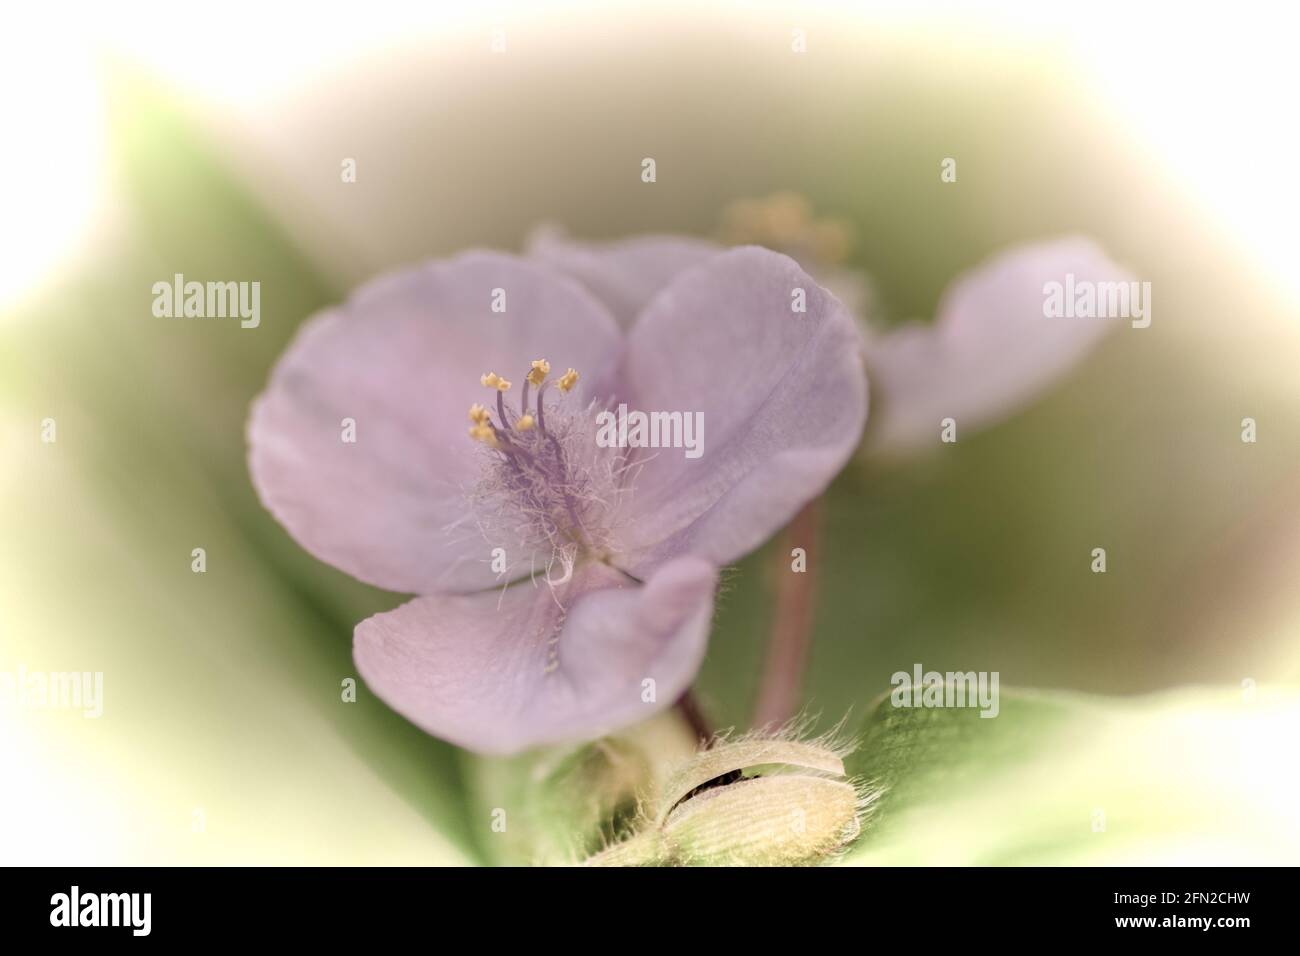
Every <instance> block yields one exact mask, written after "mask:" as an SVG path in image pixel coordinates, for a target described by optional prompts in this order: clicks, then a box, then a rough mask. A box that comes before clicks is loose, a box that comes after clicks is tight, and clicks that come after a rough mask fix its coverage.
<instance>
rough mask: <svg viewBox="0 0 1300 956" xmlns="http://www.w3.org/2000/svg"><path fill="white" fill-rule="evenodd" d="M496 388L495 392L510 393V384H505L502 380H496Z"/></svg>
mask: <svg viewBox="0 0 1300 956" xmlns="http://www.w3.org/2000/svg"><path fill="white" fill-rule="evenodd" d="M496 386H497V391H498V392H508V391H510V383H509V382H507V381H506V380H505V379H504V378H499V379H497V381H496Z"/></svg>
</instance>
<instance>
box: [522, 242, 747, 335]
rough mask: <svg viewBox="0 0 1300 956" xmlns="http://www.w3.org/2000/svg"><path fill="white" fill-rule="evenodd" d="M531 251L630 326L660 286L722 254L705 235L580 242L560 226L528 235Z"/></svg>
mask: <svg viewBox="0 0 1300 956" xmlns="http://www.w3.org/2000/svg"><path fill="white" fill-rule="evenodd" d="M525 251H526V253H527V255H528V256H529V257H530V258H532V259H534V260H536V261H539V262H543V263H545V264H546V265H548V266H551V267H553V268H555V269H558V270H560V271H562V272H564V273H567V274H568V275H570V276H572V277H573V278H575V279H577V280H578V281H579V282H581V283H582V284H583V285H585V286H586V287H587V288H588V289H590V290H591V292H592V293H593V294H594V295H595V296H596V297H597V298H598V299H600V300H601V301H602V302H603V303H605V306H606V308H608V309H609V310H610V312H611V313H613V315H614V318H615V319H616V320H618V323H619V325H621V326H623V327H624V328H629V327H630V326H631V325H632V322H633V321H634V320H635V319H636V317H637V316H638V315H639V314H640V312H641V310H642V309H643V308H645V307H646V305H648V304H649V302H650V300H651V299H653V298H654V297H655V295H656V294H658V293H659V292H660V290H662V289H664V288H665V287H666V286H667V285H668V284H669V283H670V282H671V281H672V280H673V279H674V278H675V277H676V276H677V275H678V273H680V272H682V271H683V270H685V269H689V268H691V267H692V266H695V265H699V264H700V263H701V262H705V261H707V260H708V259H710V258H712V257H713V256H716V255H717V254H718V253H720V252H722V251H723V250H722V247H721V246H718V245H715V244H714V243H712V242H708V241H706V240H704V239H692V238H688V237H684V236H636V237H633V238H630V239H619V240H615V241H611V242H580V241H578V240H576V239H570V238H568V236H566V235H565V234H564V233H563V232H562V231H560V230H559V229H557V228H555V227H553V226H552V227H544V228H541V229H538V230H536V231H534V232H533V234H532V236H530V237H529V240H528V247H527V249H526V250H525Z"/></svg>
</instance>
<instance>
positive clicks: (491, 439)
mask: <svg viewBox="0 0 1300 956" xmlns="http://www.w3.org/2000/svg"><path fill="white" fill-rule="evenodd" d="M469 437H470V438H472V439H474V440H475V441H481V442H482V443H483V444H485V445H487V446H488V447H489V448H496V447H497V436H496V432H494V431H493V430H492V426H491V425H486V424H484V425H471V426H470V427H469Z"/></svg>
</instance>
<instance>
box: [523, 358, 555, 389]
mask: <svg viewBox="0 0 1300 956" xmlns="http://www.w3.org/2000/svg"><path fill="white" fill-rule="evenodd" d="M550 374H551V363H550V362H548V361H546V359H537V360H536V361H534V362H533V370H532V371H531V372H529V373H528V381H530V382H532V383H533V384H534V385H541V384H542V383H543V382H544V381H546V376H548V375H550Z"/></svg>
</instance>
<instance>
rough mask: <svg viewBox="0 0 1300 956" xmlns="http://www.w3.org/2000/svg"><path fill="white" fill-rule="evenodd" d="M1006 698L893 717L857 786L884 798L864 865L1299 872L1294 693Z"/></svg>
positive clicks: (889, 714) (870, 826)
mask: <svg viewBox="0 0 1300 956" xmlns="http://www.w3.org/2000/svg"><path fill="white" fill-rule="evenodd" d="M1248 698H1249V695H1243V693H1242V692H1240V691H1228V690H1224V691H1208V690H1195V691H1179V692H1176V693H1168V694H1160V695H1155V696H1152V697H1148V698H1141V699H1135V700H1118V699H1105V698H1099V697H1087V696H1082V695H1073V694H1048V693H1036V692H1032V691H1003V693H1002V695H1001V706H1000V710H999V713H998V715H997V716H996V717H994V718H982V717H980V715H979V711H978V710H976V709H970V708H947V709H939V708H920V709H911V708H896V707H894V706H893V705H892V704H891V702H890V700H889V698H888V697H887V696H886V697H885V698H884V699H883V700H881V701H880V702H879V703H878V704H877V706H876V707H875V709H874V710H873V711H872V713H871V714H870V715H869V716H868V718H867V719H866V722H865V723H864V725H863V727H862V730H861V735H860V746H859V748H858V750H857V751H856V753H855V754H854V755H853V756H852V757H851V758H850V760H849V761H848V767H849V770H850V772H852V773H855V774H858V775H860V776H861V777H863V778H865V779H867V780H868V781H869V783H870V784H871V785H873V786H875V787H879V788H881V789H882V790H883V793H882V794H881V796H880V797H879V799H878V800H877V801H876V804H875V806H874V807H873V812H872V814H871V816H870V818H869V819H868V821H867V823H866V826H865V827H864V831H863V834H862V836H861V837H860V838H859V840H858V842H857V843H856V845H855V846H854V848H853V849H852V851H851V852H850V853H849V854H848V855H847V856H846V857H845V859H844V862H847V863H852V864H860V865H883V864H908V865H929V864H946V865H1035V864H1037V865H1047V864H1082V865H1096V864H1120V863H1148V864H1179V863H1268V862H1279V863H1280V862H1290V863H1294V862H1295V860H1296V859H1298V858H1300V830H1298V829H1297V826H1296V823H1295V820H1294V813H1293V812H1292V810H1291V806H1292V801H1293V799H1294V794H1295V788H1296V784H1297V782H1298V780H1297V772H1296V768H1295V762H1294V760H1293V759H1291V758H1290V757H1289V756H1288V755H1289V754H1290V753H1291V752H1292V749H1291V748H1292V746H1293V745H1292V743H1291V741H1293V740H1294V739H1296V734H1297V732H1300V694H1297V693H1295V692H1288V693H1286V694H1281V693H1277V694H1271V695H1270V694H1264V693H1261V694H1260V695H1259V697H1258V699H1248Z"/></svg>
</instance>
